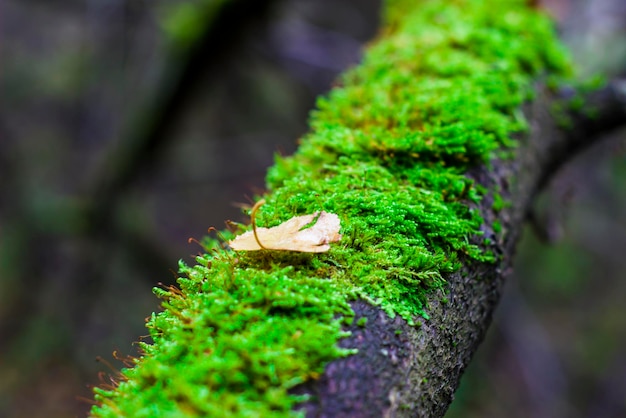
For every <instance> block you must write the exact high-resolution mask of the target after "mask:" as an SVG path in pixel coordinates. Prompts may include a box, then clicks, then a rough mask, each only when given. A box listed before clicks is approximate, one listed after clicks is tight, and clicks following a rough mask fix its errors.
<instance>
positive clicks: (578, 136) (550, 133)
mask: <svg viewBox="0 0 626 418" xmlns="http://www.w3.org/2000/svg"><path fill="white" fill-rule="evenodd" d="M536 91H537V97H536V99H535V100H534V101H533V102H532V103H529V104H527V105H526V106H525V109H524V113H525V116H526V117H527V120H529V121H530V124H531V129H530V131H529V132H528V134H527V135H526V136H524V137H522V138H519V147H518V148H517V149H516V150H515V153H514V156H513V157H512V158H496V159H494V160H493V161H492V167H491V168H487V167H480V168H478V169H476V170H475V171H473V172H470V173H468V175H469V176H470V177H472V178H473V179H474V180H475V181H476V182H477V183H479V184H481V185H482V186H484V187H486V188H487V189H488V190H490V191H491V193H490V194H489V195H488V196H487V198H485V199H483V201H482V202H481V203H480V205H479V207H478V209H479V210H480V213H481V215H482V216H483V219H484V220H485V222H484V225H483V232H484V235H483V236H481V237H480V240H483V239H485V238H489V239H490V240H491V241H492V246H491V249H492V250H493V251H494V253H495V254H496V256H498V262H496V263H494V264H484V263H477V262H475V261H472V260H469V259H465V260H462V261H463V267H462V268H461V269H460V270H459V271H457V272H456V273H453V274H450V275H448V276H447V277H446V280H447V286H446V288H445V292H444V293H445V294H444V293H439V294H432V295H431V297H430V298H429V305H428V312H429V315H430V319H429V320H423V321H422V322H421V324H419V325H418V326H416V327H412V326H409V325H408V324H407V323H406V321H404V320H403V319H401V318H400V317H396V318H390V317H389V316H388V315H387V314H386V313H385V312H383V311H382V310H381V309H380V308H378V307H376V306H372V305H371V304H368V303H366V302H364V301H356V302H353V303H352V308H353V309H354V312H355V314H356V315H355V318H356V319H357V320H358V319H359V318H361V317H365V318H367V323H366V325H365V326H364V327H362V326H359V325H358V324H357V321H356V320H355V321H354V323H353V324H352V325H351V326H349V327H347V330H348V331H351V332H352V335H351V336H350V337H348V338H346V339H344V340H342V341H341V343H340V345H341V346H343V347H350V348H358V350H359V352H358V354H356V355H353V356H349V357H347V358H342V359H339V360H335V361H333V362H332V363H330V364H329V365H328V366H327V367H326V369H325V372H324V374H323V375H322V376H321V377H320V379H318V380H316V381H310V382H307V383H305V384H303V385H300V386H298V387H297V388H295V389H294V390H293V393H297V394H309V395H310V396H311V398H310V400H308V401H307V402H305V403H303V404H301V405H300V407H299V408H300V410H302V411H304V412H306V416H307V417H383V416H384V417H441V416H443V415H444V414H445V412H446V410H447V409H448V406H449V405H450V403H451V402H452V399H453V395H454V391H455V390H456V388H457V387H458V384H459V380H460V377H461V375H462V373H463V370H464V369H465V367H466V366H467V365H468V363H469V361H470V359H471V358H472V355H473V354H474V352H475V351H476V349H477V348H478V346H479V344H480V342H481V341H482V339H483V337H484V335H485V332H486V330H487V328H488V326H489V324H490V323H491V318H492V314H493V311H494V309H495V307H496V305H497V303H498V300H499V299H500V294H501V292H502V288H503V285H504V283H505V279H506V277H507V275H508V273H509V272H510V271H511V268H512V262H513V258H514V254H515V246H516V243H517V241H518V238H519V236H520V233H521V230H522V227H523V224H524V220H525V218H526V214H527V213H528V211H529V210H530V207H531V204H532V202H533V197H534V196H535V195H536V193H537V192H538V191H539V190H540V189H541V187H542V186H544V185H545V184H546V182H547V181H548V179H549V178H550V176H551V175H552V174H554V173H555V172H556V170H557V169H558V168H559V167H560V166H561V165H562V164H563V163H565V162H566V161H567V160H568V159H569V158H570V157H571V156H573V155H574V154H576V153H577V152H580V151H581V150H583V149H584V148H585V147H586V146H588V145H590V144H592V143H594V142H595V141H596V140H598V139H599V138H601V134H602V133H604V132H608V131H610V130H614V129H616V128H617V127H620V126H623V125H625V124H626V83H624V81H621V80H616V81H613V82H611V83H608V84H607V85H606V86H605V87H604V88H602V89H599V90H596V91H594V92H592V93H590V94H588V95H587V96H586V97H585V98H584V103H585V106H584V107H583V108H582V109H579V110H577V111H568V112H567V114H566V115H565V116H566V117H567V120H568V121H569V125H570V126H569V127H568V128H561V127H559V126H558V124H557V119H558V118H555V115H554V112H553V111H551V109H553V104H554V103H557V102H558V103H567V101H568V99H569V98H571V93H572V91H571V90H565V89H564V90H561V91H559V92H557V93H553V92H550V91H549V90H548V89H547V88H546V87H545V86H543V85H539V84H538V85H537V88H536ZM561 116H563V115H561ZM496 191H498V193H500V195H501V196H502V197H503V198H504V199H505V201H507V202H509V203H510V204H509V205H505V207H504V208H502V209H501V210H499V211H498V210H495V209H494V207H493V206H494V205H493V198H492V196H493V194H492V193H493V192H496ZM496 209H497V208H496ZM496 221H497V222H499V223H500V225H501V226H502V228H501V229H500V230H499V232H496V230H494V227H493V225H494V224H495V222H496ZM476 239H478V237H477V238H476Z"/></svg>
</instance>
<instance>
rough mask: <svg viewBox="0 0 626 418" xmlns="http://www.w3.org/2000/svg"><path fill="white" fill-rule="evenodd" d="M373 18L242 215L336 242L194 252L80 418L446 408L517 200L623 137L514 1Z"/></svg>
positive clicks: (415, 6)
mask: <svg viewBox="0 0 626 418" xmlns="http://www.w3.org/2000/svg"><path fill="white" fill-rule="evenodd" d="M386 15H387V19H386V26H385V28H384V30H383V31H382V34H381V36H380V39H379V40H378V41H377V42H376V43H375V44H374V45H372V46H371V47H370V49H369V51H368V53H367V55H366V57H365V58H364V62H363V63H362V64H361V65H360V66H359V67H357V68H355V69H354V70H352V71H350V72H348V73H347V74H346V75H345V76H344V77H343V79H342V85H341V86H340V87H338V88H337V89H335V90H333V92H331V94H330V95H329V97H328V98H327V99H324V100H322V101H320V103H319V106H318V110H317V111H316V112H315V113H314V115H313V118H312V121H311V128H312V132H311V133H310V134H309V135H308V136H307V137H305V138H304V139H303V141H302V144H301V146H300V149H299V151H298V152H297V153H296V154H295V155H294V156H293V157H289V158H284V159H279V160H278V161H277V164H276V166H275V167H274V168H273V169H272V170H271V171H270V173H269V175H268V187H269V191H268V193H267V195H266V196H265V198H266V200H267V204H266V205H265V206H263V207H262V208H261V209H260V210H259V213H258V217H257V222H258V223H259V224H260V225H262V226H275V225H278V224H280V223H281V222H284V221H286V220H288V219H290V218H292V217H293V216H296V215H302V214H306V213H314V212H317V211H320V210H325V211H328V212H332V213H335V214H337V215H338V216H339V218H340V219H341V222H342V230H341V232H342V234H343V239H342V240H341V241H340V242H339V243H336V244H331V246H332V248H331V250H330V251H329V252H328V253H323V254H303V253H295V252H285V251H258V252H249V253H246V252H238V253H234V252H233V251H232V250H230V249H229V248H228V247H227V246H226V245H225V244H224V243H219V242H216V241H210V240H207V241H206V247H207V254H203V255H201V256H199V257H198V258H197V262H198V264H197V265H196V266H191V267H188V266H185V265H181V272H182V273H184V274H185V275H186V277H184V278H181V279H179V285H180V289H168V290H157V291H156V293H157V294H158V295H159V296H160V297H162V298H163V299H164V300H165V302H164V307H165V311H164V312H162V313H160V314H158V315H156V314H155V315H153V316H152V318H151V320H150V321H149V323H148V327H149V328H150V330H151V336H152V338H153V340H154V342H153V343H152V344H143V349H144V350H145V355H144V356H143V357H141V358H139V359H136V360H135V363H136V365H135V367H134V368H129V369H126V370H124V371H123V372H122V374H121V375H120V376H119V381H118V382H116V385H114V387H111V388H108V389H102V388H101V389H97V390H96V400H97V402H99V405H97V406H96V407H94V409H93V411H92V413H93V415H94V416H285V415H289V414H292V413H294V411H300V412H305V413H306V415H307V416H327V417H336V416H354V417H357V416H358V417H364V416H371V417H379V416H410V417H416V416H426V417H431V416H442V415H443V414H444V413H445V411H446V409H447V407H448V405H449V403H450V402H451V400H452V396H453V393H454V390H455V389H456V387H457V385H458V381H459V378H460V375H461V373H462V371H463V369H464V368H465V366H466V365H467V364H468V362H469V360H470V358H471V356H472V354H473V352H474V351H475V350H476V348H477V346H478V344H479V343H480V340H481V339H482V337H483V335H484V333H485V330H486V329H487V327H488V324H489V322H490V319H491V315H492V312H493V309H494V307H495V305H496V304H497V301H498V299H499V295H500V292H501V289H502V285H503V282H504V278H505V276H506V273H507V272H508V271H509V270H510V268H511V260H512V257H513V253H514V248H515V242H516V241H517V238H518V236H519V233H520V229H521V226H522V224H523V222H524V219H525V216H526V213H527V211H528V209H529V207H530V203H531V202H532V198H533V196H534V194H535V193H536V191H537V190H538V188H539V187H540V186H541V185H542V184H543V183H544V182H545V180H546V179H547V178H548V177H549V175H550V174H551V173H552V172H553V171H554V170H555V168H556V167H557V166H558V165H559V164H560V162H562V161H563V160H565V159H566V158H567V156H568V155H570V154H571V153H573V152H575V151H576V150H578V149H580V148H582V147H583V146H584V145H585V144H586V143H588V142H590V141H591V140H592V138H594V137H595V136H596V135H597V134H598V133H599V132H601V131H602V130H606V129H611V128H612V127H615V126H618V125H619V124H620V123H623V121H624V116H625V115H624V109H625V107H624V101H623V92H622V93H620V90H619V88H617V86H618V85H617V84H609V85H607V86H605V87H604V88H603V89H596V90H595V91H593V92H591V93H585V92H584V91H582V90H572V91H571V92H568V91H567V90H566V89H565V88H563V87H556V86H557V85H561V86H562V85H563V80H564V79H566V78H567V77H568V76H569V65H568V62H567V59H566V58H565V55H564V53H563V50H562V48H561V47H560V46H559V45H558V43H557V42H556V40H555V39H554V35H553V32H552V29H551V25H550V23H549V21H548V19H547V18H546V17H545V16H543V15H542V14H541V13H539V12H538V11H537V10H534V9H533V8H532V7H530V6H528V5H527V4H526V2H524V1H511V2H488V1H479V0H462V1H461V0H459V1H454V2H449V1H439V0H431V1H423V2H412V1H404V0H390V1H388V2H387V6H386ZM555 76H556V77H557V78H556V79H555ZM557 79H558V82H557V81H555V80H557ZM542 80H543V81H542ZM548 85H549V86H550V87H549V88H548V87H547V86H548ZM581 104H582V105H581ZM574 105H575V106H574ZM242 229H245V228H242ZM225 234H226V238H230V237H231V236H232V235H233V234H232V233H228V232H227V233H225ZM346 331H348V332H349V334H348V333H346ZM302 395H306V396H304V397H303V396H302Z"/></svg>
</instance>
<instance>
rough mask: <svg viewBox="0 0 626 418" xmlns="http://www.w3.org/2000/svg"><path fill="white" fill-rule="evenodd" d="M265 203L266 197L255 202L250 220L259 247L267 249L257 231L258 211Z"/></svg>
mask: <svg viewBox="0 0 626 418" xmlns="http://www.w3.org/2000/svg"><path fill="white" fill-rule="evenodd" d="M264 204H265V199H261V200H259V201H258V202H256V203H255V204H254V206H253V207H252V212H250V221H251V222H252V232H253V233H254V239H255V240H256V243H257V244H259V247H261V248H263V249H264V250H267V248H266V247H265V246H263V244H261V240H259V236H258V234H257V232H256V212H257V210H259V208H260V207H261V206H263V205H264Z"/></svg>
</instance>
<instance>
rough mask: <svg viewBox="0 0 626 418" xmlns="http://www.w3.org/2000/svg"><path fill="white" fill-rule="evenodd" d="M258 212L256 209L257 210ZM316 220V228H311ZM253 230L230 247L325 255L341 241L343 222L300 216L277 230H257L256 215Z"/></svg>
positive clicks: (325, 216) (317, 215) (328, 216)
mask: <svg viewBox="0 0 626 418" xmlns="http://www.w3.org/2000/svg"><path fill="white" fill-rule="evenodd" d="M255 208H256V206H255ZM315 219H317V222H315V224H314V225H312V226H311V227H309V228H306V229H303V228H304V227H306V226H308V225H310V224H311V223H312V222H313V221H314V220H315ZM252 226H253V228H254V229H253V230H252V231H249V232H246V233H244V234H242V235H239V236H238V237H236V238H235V239H234V240H232V241H230V242H229V243H228V245H230V247H231V248H232V249H233V250H236V251H257V250H263V249H265V250H284V251H299V252H305V253H323V252H326V251H328V250H329V249H330V245H329V243H331V242H336V241H339V240H340V239H341V235H340V234H339V229H340V228H341V222H340V221H339V217H338V216H337V215H335V214H334V213H328V212H324V211H322V212H315V213H313V214H311V215H303V216H296V217H293V218H291V219H289V220H288V221H285V222H283V223H282V224H280V225H278V226H275V227H273V228H257V227H256V226H255V224H254V210H253V214H252Z"/></svg>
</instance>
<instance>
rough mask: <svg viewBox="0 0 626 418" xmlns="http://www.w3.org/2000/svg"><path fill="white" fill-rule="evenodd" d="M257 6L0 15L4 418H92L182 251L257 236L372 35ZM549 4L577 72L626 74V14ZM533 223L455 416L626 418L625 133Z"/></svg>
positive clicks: (542, 204) (143, 2)
mask: <svg viewBox="0 0 626 418" xmlns="http://www.w3.org/2000/svg"><path fill="white" fill-rule="evenodd" d="M249 3H251V4H253V3H256V6H254V7H250V8H244V9H242V10H239V11H237V13H239V14H237V13H235V14H234V18H233V15H231V16H230V20H228V24H227V25H222V26H223V27H220V26H219V25H218V22H216V21H215V16H217V15H216V14H215V13H216V11H219V10H220V9H219V5H220V4H221V2H218V1H213V0H193V1H192V0H186V1H184V0H150V1H147V0H66V1H52V0H0V417H5V416H6V417H32V418H35V417H68V416H84V415H85V414H86V412H87V411H88V409H89V407H90V406H89V403H88V402H86V401H84V400H81V397H82V398H87V399H89V398H91V389H90V385H94V384H97V383H98V381H99V380H98V373H99V372H107V371H108V369H107V366H106V365H105V364H104V363H103V362H98V361H96V358H98V356H101V357H102V358H104V359H105V360H106V361H109V362H111V363H112V364H113V366H114V367H118V368H119V367H122V364H121V363H120V362H118V361H116V360H114V359H113V354H112V352H113V351H114V350H115V351H117V352H118V353H119V354H120V355H122V356H123V355H127V354H131V355H132V354H135V353H136V347H135V345H134V344H133V341H137V339H138V338H140V336H142V335H145V334H147V331H146V330H145V328H144V318H145V317H147V316H149V315H150V314H151V313H152V312H153V311H158V309H159V301H158V300H157V299H156V297H155V296H154V295H153V294H152V291H151V289H152V288H153V287H154V286H156V285H157V284H158V283H163V284H172V283H174V282H175V271H176V270H177V262H178V260H179V259H181V258H182V259H184V260H187V261H191V260H192V256H193V254H195V253H198V252H199V251H200V250H201V249H200V247H199V246H197V245H195V244H193V243H192V244H189V243H188V238H190V237H194V238H197V239H200V238H201V237H202V236H204V235H205V234H206V233H207V228H208V227H210V226H215V227H217V228H218V229H221V228H222V227H223V226H224V221H225V220H227V219H231V220H237V221H243V220H244V219H245V217H244V216H243V215H242V214H241V213H242V212H241V207H242V205H247V204H249V203H250V202H251V200H252V197H253V196H254V195H256V194H258V193H260V192H262V190H263V184H264V175H265V170H266V169H267V167H268V166H270V165H271V164H272V161H273V155H274V154H275V153H280V154H290V153H292V152H293V151H294V150H295V148H296V146H297V139H298V137H300V136H301V135H302V134H303V133H304V132H305V131H306V129H307V125H306V122H307V117H308V116H307V115H308V113H309V111H310V109H311V108H312V107H313V106H314V103H315V98H316V96H318V95H320V94H323V93H324V92H326V91H328V89H329V88H331V86H332V84H333V81H334V80H335V78H336V76H337V74H338V73H339V72H341V71H342V70H344V69H346V68H348V67H350V66H351V65H354V64H355V63H357V62H358V60H359V57H360V51H361V48H362V47H363V46H364V45H365V44H366V43H367V42H368V41H370V40H371V39H373V37H374V36H375V33H376V30H377V26H378V24H379V21H380V3H379V1H375V0H282V1H274V2H270V1H260V0H257V1H256V2H254V1H252V2H249ZM544 3H545V4H544V6H545V7H546V8H547V9H548V10H549V11H550V13H552V14H553V15H554V16H555V17H556V18H557V20H558V21H559V23H560V31H561V34H562V37H563V39H564V40H565V41H566V42H567V44H568V45H569V46H570V47H571V49H572V51H573V55H574V57H575V60H576V62H577V63H578V64H579V67H580V73H581V74H582V75H584V76H588V75H591V74H594V73H596V72H602V73H604V74H608V75H609V76H613V75H620V74H621V75H624V74H626V3H625V2H624V1H623V0H593V1H591V0H588V1H584V0H550V1H546V2H544ZM216 5H217V6H216ZM264 5H267V6H268V7H267V8H264ZM257 8H258V10H257ZM205 27H214V28H217V29H216V30H215V31H214V34H213V35H212V36H213V38H211V39H212V41H211V42H212V43H209V45H210V48H208V49H207V48H204V49H202V48H198V44H199V43H200V42H201V41H200V40H202V39H204V38H203V35H202V33H203V28H205ZM218 29H219V30H218ZM190 62H191V63H192V64H193V65H192V70H193V71H192V70H189V68H187V69H186V67H185V66H186V64H187V63H190ZM181 80H182V81H181ZM533 218H534V222H533V223H532V226H531V225H530V224H529V227H528V230H527V233H525V234H524V239H523V242H522V243H521V245H520V251H519V254H518V258H517V263H516V271H515V274H514V275H513V277H511V280H510V281H509V283H508V285H507V293H506V294H505V296H504V299H503V301H502V303H501V306H500V307H499V309H498V313H497V317H496V320H495V322H494V324H493V326H492V328H491V329H490V331H489V334H488V337H487V340H486V341H485V344H484V346H483V347H482V348H481V349H480V350H479V352H478V354H477V356H476V359H475V361H474V362H473V363H472V365H471V366H470V370H469V372H468V374H467V375H466V376H464V378H463V380H462V385H461V388H460V390H459V392H458V394H457V400H456V401H455V403H454V404H453V406H452V408H451V410H450V412H449V413H448V417H449V418H456V417H501V416H508V417H528V416H533V417H623V416H626V356H624V353H626V131H622V132H616V133H615V134H614V135H612V136H611V137H610V138H606V139H605V140H603V141H601V142H599V143H598V144H597V145H596V146H594V147H593V148H592V149H590V150H589V151H588V152H586V153H585V154H583V155H581V156H579V157H578V158H577V159H576V160H575V161H573V162H572V163H571V164H569V165H568V166H566V167H564V168H563V169H562V170H561V172H560V173H559V175H558V176H557V177H555V179H554V180H553V181H552V183H551V184H550V186H549V188H548V190H546V192H545V193H544V194H543V195H542V196H541V198H540V199H539V200H538V202H537V205H536V211H535V213H534V215H533Z"/></svg>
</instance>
